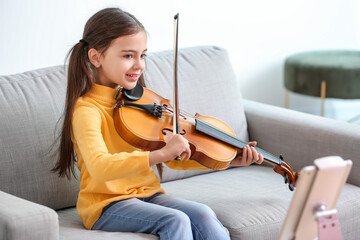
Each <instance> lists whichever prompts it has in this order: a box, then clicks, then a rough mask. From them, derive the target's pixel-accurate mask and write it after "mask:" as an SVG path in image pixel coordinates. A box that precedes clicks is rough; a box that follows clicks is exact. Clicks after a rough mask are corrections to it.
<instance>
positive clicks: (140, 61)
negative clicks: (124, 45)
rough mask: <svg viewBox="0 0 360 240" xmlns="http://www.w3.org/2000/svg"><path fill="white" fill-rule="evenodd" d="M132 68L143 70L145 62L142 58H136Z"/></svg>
mask: <svg viewBox="0 0 360 240" xmlns="http://www.w3.org/2000/svg"><path fill="white" fill-rule="evenodd" d="M134 67H135V68H136V69H142V70H143V69H144V68H145V60H144V58H141V57H140V58H137V59H136V61H135V63H134Z"/></svg>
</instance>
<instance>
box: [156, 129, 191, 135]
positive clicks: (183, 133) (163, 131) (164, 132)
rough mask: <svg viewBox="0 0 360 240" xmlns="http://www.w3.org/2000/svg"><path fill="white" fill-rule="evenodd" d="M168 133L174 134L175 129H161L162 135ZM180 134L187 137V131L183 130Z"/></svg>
mask: <svg viewBox="0 0 360 240" xmlns="http://www.w3.org/2000/svg"><path fill="white" fill-rule="evenodd" d="M166 131H169V132H174V130H173V129H170V128H163V129H161V133H162V134H163V135H166ZM179 134H180V135H185V134H186V131H185V129H182V132H180V133H179Z"/></svg>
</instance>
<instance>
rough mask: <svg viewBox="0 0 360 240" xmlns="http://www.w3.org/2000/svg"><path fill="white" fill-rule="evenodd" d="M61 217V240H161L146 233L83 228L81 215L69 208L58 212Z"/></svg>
mask: <svg viewBox="0 0 360 240" xmlns="http://www.w3.org/2000/svg"><path fill="white" fill-rule="evenodd" d="M57 213H58V215H59V224H60V239H61V240H79V239H86V240H99V239H104V240H105V239H106V240H111V239H114V240H128V239H132V240H145V239H150V240H151V239H153V240H155V239H159V238H158V237H157V236H155V235H151V234H145V233H130V232H105V231H90V230H87V229H86V228H84V227H83V225H82V222H81V219H80V216H79V214H78V213H77V211H76V209H75V208H68V209H64V210H60V211H58V212H57Z"/></svg>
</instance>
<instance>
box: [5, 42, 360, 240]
mask: <svg viewBox="0 0 360 240" xmlns="http://www.w3.org/2000/svg"><path fill="white" fill-rule="evenodd" d="M145 77H146V83H147V85H148V87H149V88H151V89H153V90H155V91H156V92H157V93H159V94H160V95H162V96H163V97H165V98H169V99H171V94H172V91H171V84H172V83H171V81H172V51H164V52H158V53H152V54H148V58H147V70H146V73H145ZM179 80H180V83H179V85H180V104H181V106H180V108H181V109H182V110H185V111H186V112H189V113H192V114H195V113H196V112H198V113H200V114H203V115H210V116H216V117H218V118H220V119H222V120H224V121H225V122H227V123H228V124H229V125H230V126H231V127H232V128H233V129H234V130H235V132H236V134H237V136H239V137H240V138H242V139H244V140H248V138H249V139H250V140H257V141H258V143H259V146H260V147H262V148H263V149H265V150H267V151H269V152H272V153H274V154H275V155H279V154H283V155H284V157H285V160H286V161H287V162H289V163H290V165H291V166H292V168H293V170H300V169H301V168H302V167H304V166H306V165H310V164H312V162H313V160H314V159H315V158H318V157H322V156H327V155H340V156H341V157H343V158H344V159H351V160H352V161H353V163H354V165H353V169H352V171H351V173H350V177H349V181H348V184H346V186H345V187H344V190H343V192H342V193H341V196H340V199H339V202H338V205H337V209H338V211H339V218H340V224H341V228H342V233H343V236H344V239H350V240H352V239H357V236H359V235H360V229H359V228H358V226H359V225H360V217H359V216H360V202H359V199H360V188H359V185H360V174H359V157H358V156H360V147H359V142H360V126H358V125H354V124H349V123H344V122H339V121H335V120H330V119H325V118H320V117H316V116H313V115H308V114H303V113H298V112H294V111H291V110H287V109H283V108H278V107H274V106H270V105H266V104H260V103H256V102H252V101H246V100H243V99H242V97H241V91H240V89H239V86H238V84H237V81H236V76H235V74H234V71H233V69H232V67H231V65H230V61H229V58H228V56H227V52H226V51H225V50H224V49H221V48H218V47H194V48H188V49H180V55H179ZM65 89H66V72H65V71H64V67H63V66H55V67H49V68H45V69H40V70H33V71H29V72H26V73H20V74H15V75H10V76H0V112H1V114H0V122H1V124H0V153H1V154H0V239H6V240H7V239H29V240H32V239H36V240H39V239H46V240H47V239H63V240H68V239H74V240H75V239H76V240H78V239H157V237H156V236H152V235H147V234H134V233H109V232H102V231H89V230H86V229H85V228H84V227H83V226H82V223H81V220H80V218H79V216H78V214H77V212H76V209H75V204H76V199H77V193H78V190H79V187H78V185H79V182H78V181H77V180H76V179H72V180H71V181H68V180H66V179H60V178H58V177H57V175H56V174H53V173H51V172H50V169H51V167H52V166H53V164H54V163H55V161H56V155H57V153H56V151H55V149H56V146H57V144H58V143H57V142H56V141H55V140H56V136H57V134H56V133H58V131H59V126H60V125H61V124H60V123H61V119H60V122H58V121H59V118H60V116H61V113H62V110H63V107H64V98H65ZM53 143H55V145H54V146H53V147H52V144H53ZM163 187H164V188H165V190H166V191H167V193H168V194H173V195H176V196H180V197H183V198H186V199H190V200H195V201H199V202H204V203H206V204H208V205H209V206H210V207H212V208H213V209H214V211H215V212H216V214H217V216H218V218H219V219H220V221H221V222H222V223H223V224H224V226H225V227H226V228H227V229H228V230H229V232H230V234H231V238H232V239H276V238H277V236H278V234H279V231H280V228H281V225H282V221H283V220H284V218H285V214H286V210H287V208H288V206H289V203H290V201H291V197H292V195H293V192H290V191H289V190H288V187H287V186H286V185H284V184H283V179H282V177H281V176H280V175H278V174H276V173H274V172H273V170H272V169H271V168H270V167H268V166H267V165H266V164H264V165H263V166H250V167H240V168H231V169H228V170H224V171H218V172H214V171H194V172H192V171H175V170H171V169H168V168H166V169H165V172H164V181H163Z"/></svg>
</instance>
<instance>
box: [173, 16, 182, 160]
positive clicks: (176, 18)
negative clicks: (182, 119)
mask: <svg viewBox="0 0 360 240" xmlns="http://www.w3.org/2000/svg"><path fill="white" fill-rule="evenodd" d="M178 29H179V13H177V14H176V15H175V16H174V75H173V79H174V84H173V98H174V100H173V102H174V103H173V105H174V114H173V133H174V134H179V133H180V123H179V111H180V110H179V94H178V79H177V70H178V68H177V58H178V35H179V31H178ZM175 160H178V161H180V160H181V157H180V156H177V157H176V158H175Z"/></svg>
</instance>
